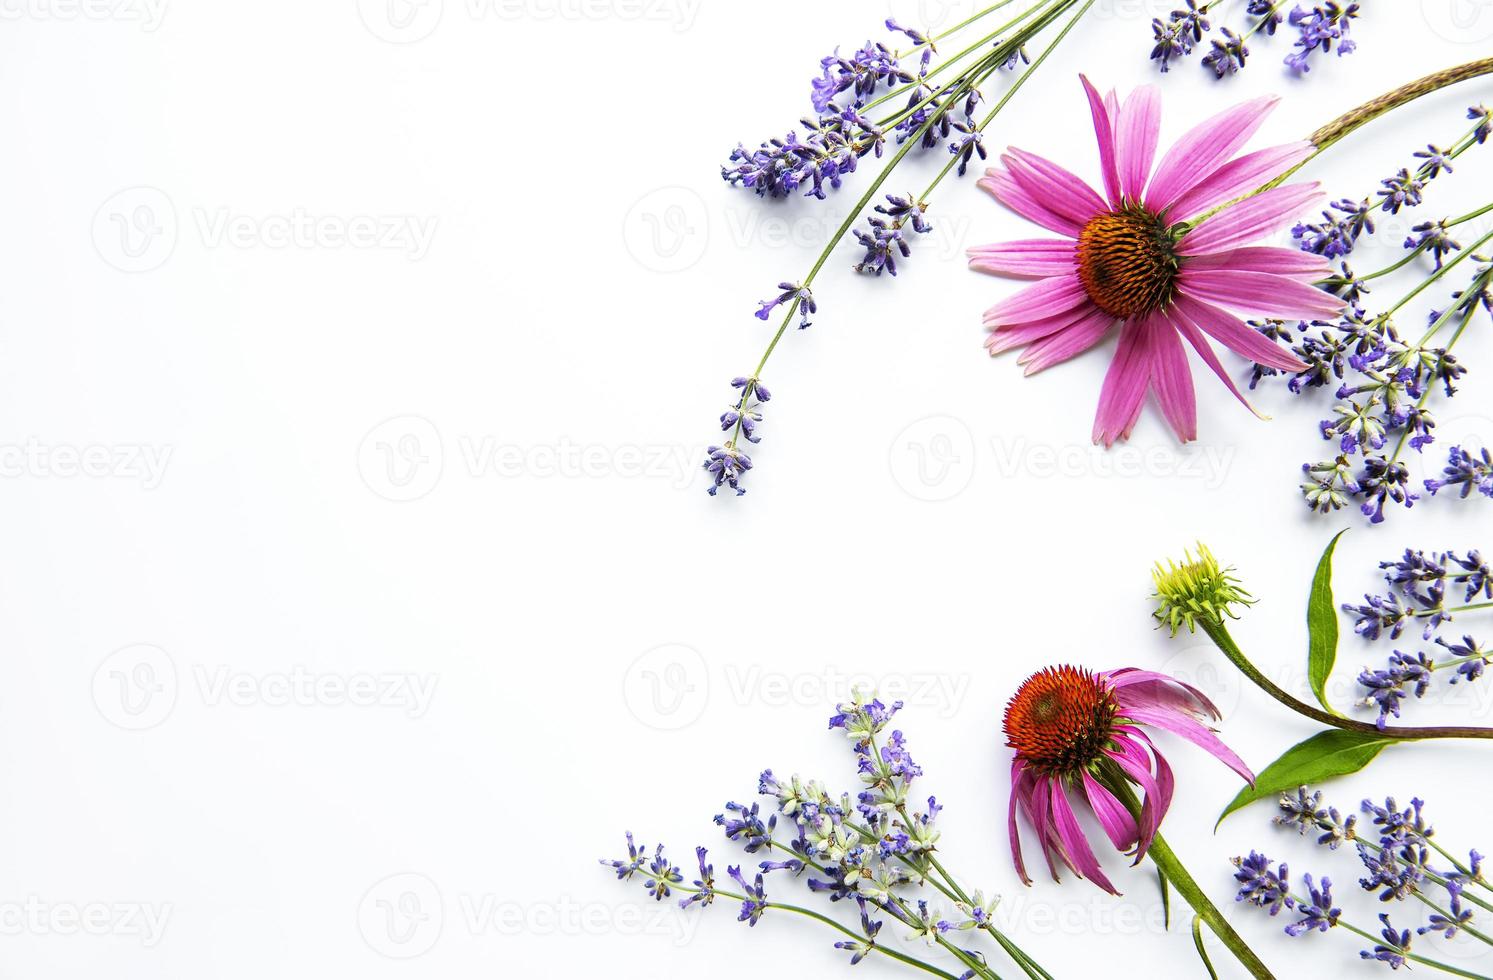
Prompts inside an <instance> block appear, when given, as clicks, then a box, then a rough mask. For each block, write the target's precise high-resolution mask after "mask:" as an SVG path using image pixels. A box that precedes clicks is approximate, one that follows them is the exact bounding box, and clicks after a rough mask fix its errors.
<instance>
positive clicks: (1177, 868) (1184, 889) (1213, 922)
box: [1101, 773, 1275, 980]
mask: <svg viewBox="0 0 1493 980" xmlns="http://www.w3.org/2000/svg"><path fill="white" fill-rule="evenodd" d="M1101 780H1102V781H1103V783H1104V784H1105V786H1107V787H1108V788H1109V790H1110V792H1112V793H1114V794H1115V796H1116V798H1117V799H1119V801H1120V802H1121V803H1123V804H1124V805H1125V807H1126V808H1127V809H1128V810H1130V812H1131V813H1132V814H1135V815H1137V816H1139V814H1140V812H1141V803H1140V801H1139V800H1138V799H1136V796H1135V791H1134V790H1133V789H1131V788H1130V783H1129V781H1128V780H1126V779H1125V778H1124V776H1123V775H1120V776H1116V775H1114V774H1113V773H1105V774H1102V775H1101ZM1146 856H1147V857H1149V858H1150V859H1151V860H1152V861H1153V862H1154V863H1155V865H1156V867H1157V868H1158V869H1160V871H1161V873H1162V875H1163V876H1164V877H1165V878H1166V880H1167V882H1168V884H1170V885H1171V887H1173V888H1175V889H1176V890H1177V894H1178V895H1181V896H1182V898H1183V899H1184V900H1186V902H1187V904H1188V905H1191V906H1192V910H1193V911H1194V912H1196V913H1197V914H1198V917H1199V918H1201V919H1202V920H1203V921H1204V922H1205V923H1207V925H1208V928H1209V929H1211V930H1213V934H1214V935H1215V936H1217V937H1218V939H1219V941H1220V942H1222V943H1223V944H1224V945H1225V946H1227V947H1228V949H1229V952H1231V953H1233V954H1234V958H1235V959H1237V960H1238V961H1239V962H1240V964H1242V965H1243V966H1244V968H1245V969H1246V970H1248V971H1249V975H1250V976H1252V977H1254V978H1256V980H1275V976H1274V974H1272V973H1271V972H1270V968H1269V967H1267V966H1266V965H1265V964H1264V963H1263V962H1262V961H1261V960H1260V958H1259V957H1258V956H1256V955H1255V952H1254V950H1252V949H1250V948H1249V944H1248V943H1246V942H1245V941H1244V938H1243V937H1242V936H1240V935H1239V933H1237V932H1235V931H1234V927H1233V926H1231V925H1229V921H1228V920H1227V919H1225V918H1224V916H1223V913H1222V912H1220V911H1218V906H1216V905H1214V904H1213V901H1212V899H1210V898H1208V896H1207V894H1205V893H1204V892H1203V890H1202V888H1200V887H1199V886H1198V883H1197V881H1196V879H1194V878H1193V877H1192V875H1191V874H1189V873H1188V872H1187V869H1186V868H1185V867H1183V866H1182V861H1181V859H1180V858H1178V857H1177V854H1176V852H1175V851H1173V850H1172V849H1171V846H1170V845H1169V844H1167V842H1166V838H1164V837H1162V836H1161V834H1160V833H1157V834H1156V836H1155V837H1153V838H1152V839H1151V846H1150V847H1149V848H1147V850H1146Z"/></svg>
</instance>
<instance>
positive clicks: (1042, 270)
mask: <svg viewBox="0 0 1493 980" xmlns="http://www.w3.org/2000/svg"><path fill="white" fill-rule="evenodd" d="M1280 251H1286V250H1285V249H1281V250H1280ZM1296 254H1301V255H1305V254H1307V253H1305V252H1302V253H1296ZM968 255H969V267H970V268H971V269H974V270H975V271H976V272H988V273H990V274H992V275H997V276H1020V277H1023V278H1032V279H1045V278H1047V277H1049V276H1062V275H1067V274H1068V273H1070V272H1072V271H1073V270H1074V268H1075V267H1076V265H1077V262H1078V247H1077V246H1076V245H1075V244H1074V243H1073V242H1072V241H1071V240H1070V239H1067V238H1024V239H1021V240H1019V241H1014V242H996V243H995V244H993V245H976V246H975V247H974V248H972V249H970V250H969V252H968Z"/></svg>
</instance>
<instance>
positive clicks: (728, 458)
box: [705, 446, 752, 497]
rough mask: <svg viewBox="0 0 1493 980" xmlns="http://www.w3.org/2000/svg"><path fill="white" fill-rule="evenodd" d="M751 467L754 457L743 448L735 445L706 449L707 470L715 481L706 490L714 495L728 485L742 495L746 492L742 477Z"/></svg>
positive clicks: (738, 494)
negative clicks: (737, 447)
mask: <svg viewBox="0 0 1493 980" xmlns="http://www.w3.org/2000/svg"><path fill="white" fill-rule="evenodd" d="M751 468H752V458H751V457H750V456H748V455H747V454H746V453H744V452H742V451H741V450H739V449H736V448H735V447H733V446H711V447H710V448H708V449H707V450H705V470H706V472H708V473H709V474H710V475H711V478H712V479H714V481H715V482H714V484H713V485H711V486H709V487H707V488H706V490H708V491H709V493H710V495H711V496H712V497H714V496H715V495H716V493H717V492H718V491H719V490H720V488H721V487H722V486H728V487H730V488H731V489H732V490H735V491H736V495H737V496H738V497H740V496H741V495H742V494H744V493H746V488H745V487H743V486H741V478H742V476H744V475H745V474H746V471H747V470H749V469H751Z"/></svg>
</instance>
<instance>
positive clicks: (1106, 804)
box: [1083, 769, 1140, 851]
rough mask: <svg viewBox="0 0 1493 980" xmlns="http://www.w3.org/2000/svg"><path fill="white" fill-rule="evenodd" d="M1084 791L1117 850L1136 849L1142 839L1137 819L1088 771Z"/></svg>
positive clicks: (1084, 777)
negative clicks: (1137, 842)
mask: <svg viewBox="0 0 1493 980" xmlns="http://www.w3.org/2000/svg"><path fill="white" fill-rule="evenodd" d="M1083 790H1084V795H1085V796H1086V797H1087V798H1088V801H1089V807H1090V808H1091V809H1092V810H1093V811H1094V816H1095V817H1097V818H1098V819H1099V826H1101V827H1103V828H1104V832H1105V834H1107V835H1108V836H1109V842H1110V843H1111V844H1113V845H1114V846H1115V850H1117V851H1128V850H1130V849H1131V848H1132V847H1134V846H1135V844H1136V841H1137V840H1139V839H1140V831H1139V829H1138V828H1137V827H1136V825H1135V817H1133V816H1131V815H1130V811H1129V810H1127V809H1125V807H1124V805H1123V804H1121V803H1120V801H1119V800H1117V799H1115V796H1114V794H1113V793H1111V792H1110V791H1109V790H1107V789H1105V788H1104V787H1103V786H1101V785H1099V780H1097V779H1095V778H1094V777H1093V776H1090V775H1089V771H1088V770H1087V769H1085V770H1084V771H1083Z"/></svg>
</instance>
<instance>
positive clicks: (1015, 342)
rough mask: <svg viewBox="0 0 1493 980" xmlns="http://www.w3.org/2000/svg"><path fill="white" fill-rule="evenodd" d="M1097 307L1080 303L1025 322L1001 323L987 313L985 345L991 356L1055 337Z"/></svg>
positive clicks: (1091, 313) (1085, 317)
mask: <svg viewBox="0 0 1493 980" xmlns="http://www.w3.org/2000/svg"><path fill="white" fill-rule="evenodd" d="M1098 309H1099V308H1098V307H1097V306H1095V305H1094V304H1093V303H1080V304H1079V305H1078V306H1076V307H1074V308H1073V309H1071V310H1066V311H1064V312H1062V313H1059V314H1058V315H1056V316H1050V317H1045V318H1043V319H1041V320H1030V321H1028V322H1026V323H1002V322H1000V321H999V320H994V321H992V320H991V319H990V317H989V315H988V314H987V316H986V318H985V322H986V326H987V328H988V329H989V330H990V336H989V337H987V338H986V340H985V347H986V349H987V350H989V351H990V354H991V356H994V355H996V354H999V353H1002V352H1003V351H1008V350H1010V349H1011V348H1013V347H1020V346H1022V345H1024V344H1032V343H1036V342H1038V341H1041V340H1044V339H1046V338H1048V337H1055V336H1057V335H1058V334H1060V333H1063V332H1065V331H1067V330H1068V328H1070V327H1072V326H1073V325H1074V324H1076V323H1079V322H1081V321H1083V320H1086V319H1087V318H1088V317H1090V316H1093V314H1094V312H1095V311H1096V310H1098Z"/></svg>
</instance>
